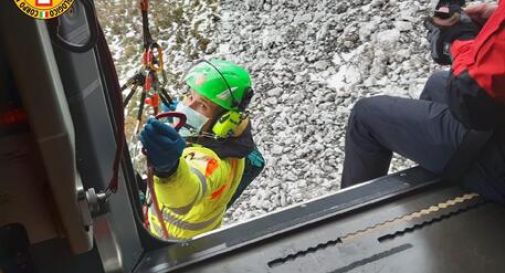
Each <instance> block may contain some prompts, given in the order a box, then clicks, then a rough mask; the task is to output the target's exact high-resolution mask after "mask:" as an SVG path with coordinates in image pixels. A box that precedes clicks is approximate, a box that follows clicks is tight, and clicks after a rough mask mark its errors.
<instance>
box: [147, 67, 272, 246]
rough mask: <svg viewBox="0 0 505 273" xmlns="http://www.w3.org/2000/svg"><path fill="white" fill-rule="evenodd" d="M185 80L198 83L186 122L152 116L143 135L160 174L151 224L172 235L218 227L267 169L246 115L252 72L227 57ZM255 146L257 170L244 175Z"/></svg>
mask: <svg viewBox="0 0 505 273" xmlns="http://www.w3.org/2000/svg"><path fill="white" fill-rule="evenodd" d="M184 81H185V82H186V84H187V86H188V87H189V89H190V90H189V91H188V93H187V94H186V96H185V98H184V99H183V100H182V102H180V103H178V104H177V107H176V109H175V112H181V113H183V114H185V115H186V118H187V123H186V125H185V126H184V127H183V128H181V130H180V131H179V132H177V131H176V130H175V129H174V128H172V127H171V126H169V125H167V124H165V123H164V122H163V121H159V120H156V119H154V118H151V119H149V120H148V121H147V124H146V125H145V127H144V129H143V131H142V132H141V134H140V140H141V141H142V144H143V145H144V147H145V149H146V151H147V156H148V158H149V160H150V162H151V164H152V165H153V167H154V173H155V177H154V183H153V184H154V186H153V188H154V193H155V194H154V196H151V198H149V199H151V200H157V204H158V206H157V207H156V206H154V205H153V204H152V203H153V202H154V201H152V202H151V204H150V205H149V210H148V220H149V229H150V231H151V232H152V233H154V234H155V235H156V236H158V237H160V238H165V239H179V240H186V239H190V238H192V237H194V236H196V235H198V234H201V233H204V232H207V231H210V230H213V229H215V228H218V227H219V226H220V225H221V221H222V218H223V216H224V214H225V211H226V209H227V207H228V206H229V204H230V203H231V202H233V201H234V200H235V199H236V198H237V197H238V195H240V193H241V192H242V191H243V190H244V188H245V186H247V184H249V183H250V182H251V181H252V180H253V179H254V177H255V176H257V175H258V174H259V171H261V169H262V168H263V161H262V158H261V155H260V154H259V153H257V150H256V149H255V145H254V141H253V139H252V134H251V124H250V120H249V118H248V117H247V115H246V114H245V109H246V107H247V105H248V103H249V102H250V100H251V97H252V95H253V91H252V88H251V78H250V76H249V73H248V72H247V71H246V70H245V69H243V68H242V67H240V66H237V65H235V64H233V63H230V62H227V61H222V60H211V61H201V62H199V63H198V64H196V65H195V66H193V67H192V68H191V69H190V70H189V71H188V73H187V75H186V76H185V78H184ZM255 151H256V157H258V155H259V157H260V159H261V160H260V162H259V164H257V163H258V162H256V163H255V162H252V163H253V165H255V167H256V170H257V171H256V172H248V173H247V174H246V175H244V170H245V169H246V167H245V166H246V165H248V164H249V165H250V164H251V162H250V161H249V160H250V157H248V156H250V155H251V154H254V152H255ZM258 170H259V171H258ZM251 173H252V174H251ZM153 197H154V198H153ZM161 218H163V220H162V221H160V219H161Z"/></svg>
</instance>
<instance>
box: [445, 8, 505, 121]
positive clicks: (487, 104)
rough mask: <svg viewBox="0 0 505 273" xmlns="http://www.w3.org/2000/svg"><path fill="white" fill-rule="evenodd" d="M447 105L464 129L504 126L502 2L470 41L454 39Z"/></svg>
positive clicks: (504, 25)
mask: <svg viewBox="0 0 505 273" xmlns="http://www.w3.org/2000/svg"><path fill="white" fill-rule="evenodd" d="M451 54H452V56H453V63H452V77H451V79H450V82H449V98H448V99H449V106H450V109H451V111H452V112H453V113H454V115H455V116H456V117H457V118H458V119H459V120H460V121H461V122H463V124H465V125H466V126H467V127H468V128H473V129H482V130H487V129H493V128H498V127H500V128H504V124H505V122H504V121H505V1H501V2H500V3H499V6H498V8H497V10H496V11H495V12H494V13H493V15H492V16H491V17H490V18H489V19H488V20H487V22H486V24H485V25H484V26H483V27H482V29H481V31H480V32H479V34H478V35H477V37H475V39H474V40H469V41H455V42H454V43H453V44H452V46H451Z"/></svg>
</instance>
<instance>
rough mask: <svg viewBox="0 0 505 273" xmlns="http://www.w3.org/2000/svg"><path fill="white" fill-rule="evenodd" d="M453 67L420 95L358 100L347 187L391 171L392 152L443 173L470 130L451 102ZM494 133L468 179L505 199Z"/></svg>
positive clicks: (504, 165)
mask: <svg viewBox="0 0 505 273" xmlns="http://www.w3.org/2000/svg"><path fill="white" fill-rule="evenodd" d="M448 77H449V72H447V71H443V72H436V73H434V74H433V75H432V76H431V77H430V78H429V79H428V82H427V83H426V85H425V87H424V89H423V92H422V94H421V97H420V99H419V100H414V99H406V98H399V97H391V96H376V97H370V98H364V99H361V100H359V101H358V102H357V103H356V105H355V106H354V108H353V110H352V112H351V116H350V117H349V123H348V128H347V135H346V147H345V160H344V170H343V174H342V182H341V187H342V188H345V187H348V186H351V185H354V184H357V183H360V182H364V181H367V180H371V179H374V178H377V177H380V176H384V175H386V174H387V171H388V169H389V164H390V162H391V157H392V153H393V152H396V153H398V154H400V155H402V156H404V157H406V158H409V159H411V160H413V161H415V162H417V163H418V164H419V165H420V166H422V167H424V168H425V169H427V170H429V171H431V172H433V173H436V174H442V173H443V172H444V168H445V167H446V166H447V164H448V163H449V161H450V160H451V159H452V157H453V156H454V154H455V153H456V151H457V149H458V148H459V147H460V145H461V144H462V143H463V139H464V137H465V134H466V133H467V132H468V130H467V129H466V128H465V127H464V126H463V125H462V124H461V123H460V122H459V121H458V120H456V119H455V118H454V116H453V115H452V114H451V112H450V110H449V108H448V106H447V104H446V82H447V79H448ZM501 141H502V140H501V139H499V138H498V137H493V139H491V140H490V141H489V142H488V143H487V144H486V145H485V146H484V147H483V149H482V152H481V153H480V155H479V156H478V158H477V159H476V161H475V164H473V165H472V167H471V168H470V169H469V171H467V172H466V173H465V175H464V177H463V179H462V183H463V184H464V185H465V186H467V187H468V188H470V189H471V190H475V191H477V192H479V193H481V194H483V195H485V196H486V197H488V198H490V199H493V200H497V201H501V202H503V201H504V200H505V159H504V156H503V154H502V153H500V152H498V150H499V146H500V142H501Z"/></svg>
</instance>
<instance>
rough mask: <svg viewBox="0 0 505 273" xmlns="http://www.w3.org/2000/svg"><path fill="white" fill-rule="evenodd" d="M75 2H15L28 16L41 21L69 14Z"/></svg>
mask: <svg viewBox="0 0 505 273" xmlns="http://www.w3.org/2000/svg"><path fill="white" fill-rule="evenodd" d="M74 2H75V0H14V3H15V4H16V6H17V7H18V8H19V9H20V10H21V11H22V12H23V13H24V14H26V15H28V16H30V17H32V18H35V19H41V20H47V19H53V18H56V17H58V16H60V15H62V14H63V13H65V12H67V11H68V10H69V9H70V8H72V5H73V4H74Z"/></svg>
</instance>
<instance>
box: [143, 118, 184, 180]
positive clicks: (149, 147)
mask: <svg viewBox="0 0 505 273" xmlns="http://www.w3.org/2000/svg"><path fill="white" fill-rule="evenodd" d="M140 141H141V142H142V144H143V145H144V148H145V149H146V152H147V157H148V159H149V160H150V161H151V163H152V164H153V167H154V170H155V172H156V175H158V176H161V177H168V176H170V175H171V174H172V173H173V172H175V170H176V169H177V166H178V164H179V158H180V157H181V154H182V151H183V150H184V148H185V147H186V142H185V141H184V139H183V138H182V137H181V136H180V135H179V133H177V131H176V130H175V129H174V128H172V127H170V126H168V125H166V124H164V123H163V122H161V121H159V120H157V119H155V118H150V119H149V120H147V123H146V125H145V126H144V130H142V132H141V133H140Z"/></svg>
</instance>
